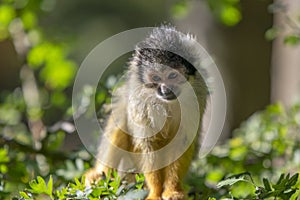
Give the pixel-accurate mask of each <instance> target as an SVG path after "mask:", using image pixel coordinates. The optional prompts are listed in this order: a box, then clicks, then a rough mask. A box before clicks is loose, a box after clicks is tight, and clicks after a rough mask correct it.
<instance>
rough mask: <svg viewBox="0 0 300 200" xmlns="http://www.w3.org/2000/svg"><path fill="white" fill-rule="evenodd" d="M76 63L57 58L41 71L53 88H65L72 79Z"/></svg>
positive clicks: (49, 85)
mask: <svg viewBox="0 0 300 200" xmlns="http://www.w3.org/2000/svg"><path fill="white" fill-rule="evenodd" d="M75 70H76V64H75V63H74V62H72V61H66V60H56V61H53V62H51V63H49V64H47V66H45V67H44V68H43V69H42V71H41V78H42V79H43V80H44V81H45V83H46V85H47V86H48V87H50V88H52V89H64V88H65V87H67V86H68V85H69V84H70V82H71V81H72V79H73V77H74V75H75V72H76V71H75Z"/></svg>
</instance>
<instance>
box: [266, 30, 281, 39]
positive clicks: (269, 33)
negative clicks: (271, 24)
mask: <svg viewBox="0 0 300 200" xmlns="http://www.w3.org/2000/svg"><path fill="white" fill-rule="evenodd" d="M278 33H279V30H278V29H277V28H270V29H268V30H267V31H266V33H265V38H266V39H267V40H274V39H275V38H276V37H277V36H278Z"/></svg>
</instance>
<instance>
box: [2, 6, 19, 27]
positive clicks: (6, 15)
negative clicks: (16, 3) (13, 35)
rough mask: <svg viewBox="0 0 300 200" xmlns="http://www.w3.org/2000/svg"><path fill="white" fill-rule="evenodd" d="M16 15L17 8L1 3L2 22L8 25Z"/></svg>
mask: <svg viewBox="0 0 300 200" xmlns="http://www.w3.org/2000/svg"><path fill="white" fill-rule="evenodd" d="M15 17H16V11H15V9H14V8H13V7H12V6H10V5H6V4H4V5H0V24H1V25H3V26H8V25H9V24H10V22H11V21H12V20H13V19H14V18H15Z"/></svg>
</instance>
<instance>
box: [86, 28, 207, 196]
mask: <svg viewBox="0 0 300 200" xmlns="http://www.w3.org/2000/svg"><path fill="white" fill-rule="evenodd" d="M195 43H196V41H195V40H194V38H193V37H192V36H191V35H189V34H183V33H181V32H178V31H177V30H176V29H175V28H174V27H171V26H166V25H163V26H161V27H157V28H154V29H153V30H152V32H151V33H150V35H149V36H148V37H147V38H145V39H144V40H143V41H141V42H140V43H138V44H137V45H136V47H135V51H134V53H133V56H132V58H131V60H130V61H129V63H128V70H127V72H126V78H125V81H124V83H123V85H122V86H120V87H119V88H117V89H116V90H115V92H114V95H115V98H113V100H112V112H111V114H110V117H109V118H108V121H107V125H106V127H105V130H104V134H103V138H106V140H108V141H109V142H108V143H105V142H102V140H101V142H100V145H99V152H98V160H97V163H96V166H95V167H94V168H92V169H90V170H89V171H88V172H87V173H86V174H85V176H86V184H87V185H90V184H92V183H94V182H97V180H99V179H101V177H102V173H103V172H104V173H107V171H108V170H109V169H112V168H113V169H117V170H120V167H119V166H121V165H122V166H123V168H122V167H121V168H122V169H121V171H127V172H130V170H131V172H136V171H139V172H144V174H145V178H146V185H147V187H148V189H149V194H148V196H147V198H146V199H147V200H161V199H164V200H179V199H186V198H187V196H186V194H185V192H184V191H183V189H182V179H183V177H184V175H185V174H186V172H187V170H188V168H189V165H190V163H191V161H192V159H193V156H194V154H195V152H196V147H197V143H198V135H199V134H198V133H199V132H200V130H201V121H202V120H201V119H202V115H203V112H204V109H205V106H206V98H207V94H208V90H207V86H206V84H205V81H204V79H203V78H202V76H201V75H200V73H199V72H198V71H197V70H196V67H200V66H199V65H200V61H201V60H200V57H201V52H199V50H198V49H197V47H196V44H195ZM189 87H190V88H192V90H193V94H194V96H195V99H196V102H197V104H196V106H195V104H192V103H190V101H191V99H192V97H193V95H191V93H189V92H187V91H188V90H189V89H188V88H189ZM182 107H185V108H182ZM183 109H185V111H183ZM195 111H196V113H197V116H188V115H189V113H195ZM183 112H185V113H188V115H185V116H184V117H183V116H182V114H183ZM173 140H174V141H176V142H175V143H172V142H173ZM171 144H173V148H169V146H171ZM174 144H175V147H174ZM184 145H185V147H184V148H181V146H184ZM167 147H168V150H166V151H164V148H166V149H167ZM116 149H119V151H116ZM120 151H121V152H125V153H124V154H122V153H120ZM180 151H181V152H180ZM127 152H130V153H131V155H133V156H127ZM153 152H156V153H153ZM178 152H179V153H178ZM134 155H142V157H141V156H140V157H135V156H134ZM125 157H126V158H125ZM128 157H130V158H128ZM130 159H131V160H130ZM124 166H127V167H124Z"/></svg>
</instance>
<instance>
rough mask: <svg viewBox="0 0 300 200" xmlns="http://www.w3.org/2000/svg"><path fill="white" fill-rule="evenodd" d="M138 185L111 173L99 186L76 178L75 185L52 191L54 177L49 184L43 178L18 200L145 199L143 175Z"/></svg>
mask: <svg viewBox="0 0 300 200" xmlns="http://www.w3.org/2000/svg"><path fill="white" fill-rule="evenodd" d="M136 178H137V179H136V182H137V183H136V184H134V183H131V184H129V183H127V182H126V181H122V182H121V179H120V177H119V176H118V175H117V173H116V172H112V173H109V174H108V175H107V176H106V177H104V178H103V179H102V180H100V181H99V182H98V183H97V184H94V185H92V186H90V187H86V186H85V184H84V182H85V181H84V177H83V178H82V179H81V181H79V180H78V179H77V178H75V180H74V182H73V183H69V184H68V185H67V186H66V187H64V188H61V189H60V190H56V191H54V190H53V189H52V187H53V183H52V177H51V176H50V179H49V181H48V183H47V184H46V183H45V180H44V179H43V178H42V177H37V180H33V181H31V182H30V183H29V186H30V189H26V190H25V191H22V192H20V196H21V197H20V198H15V199H16V200H17V199H19V200H34V199H67V200H68V199H86V200H88V199H89V200H96V199H99V198H101V199H102V198H103V199H135V197H136V196H138V197H139V198H144V197H145V196H146V195H147V191H143V190H141V188H142V187H143V182H140V180H144V178H143V176H142V175H139V176H136Z"/></svg>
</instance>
